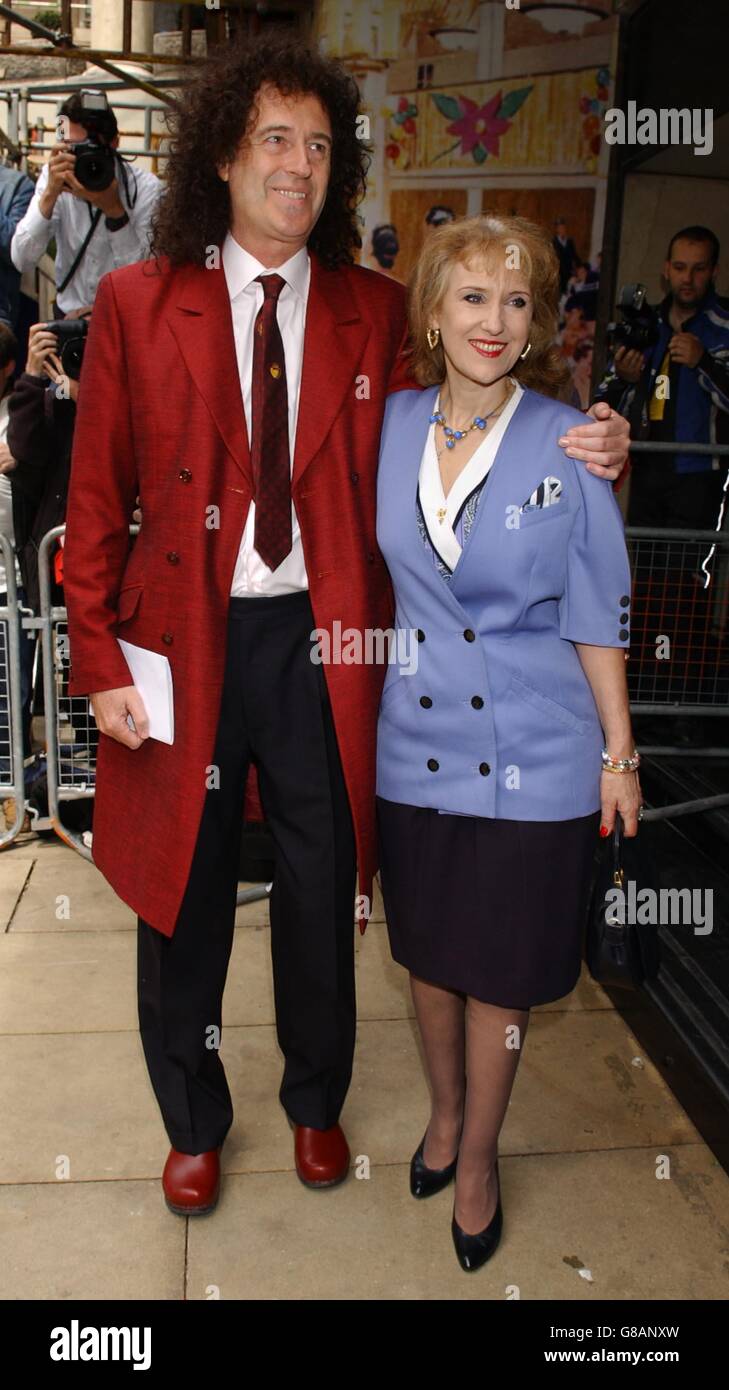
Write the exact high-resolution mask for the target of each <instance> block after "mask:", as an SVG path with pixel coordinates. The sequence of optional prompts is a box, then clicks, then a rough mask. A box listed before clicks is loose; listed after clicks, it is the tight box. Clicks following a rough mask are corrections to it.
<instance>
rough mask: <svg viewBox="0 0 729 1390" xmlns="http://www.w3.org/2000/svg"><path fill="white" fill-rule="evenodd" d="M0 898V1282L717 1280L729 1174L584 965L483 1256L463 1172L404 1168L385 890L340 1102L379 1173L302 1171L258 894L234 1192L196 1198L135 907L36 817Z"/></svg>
mask: <svg viewBox="0 0 729 1390" xmlns="http://www.w3.org/2000/svg"><path fill="white" fill-rule="evenodd" d="M59 895H66V896H67V899H68V915H67V916H65V915H64V903H63V901H61V904H60V910H59ZM0 919H1V920H2V933H3V934H2V937H1V938H0V1088H1V1092H2V1094H1V1096H0V1115H1V1116H2V1141H1V1143H0V1250H2V1259H1V1260H0V1298H1V1299H58V1298H60V1299H86V1298H92V1299H127V1298H133V1299H136V1298H152V1299H185V1298H186V1299H206V1298H211V1297H217V1296H219V1297H220V1298H223V1299H228V1300H230V1299H343V1300H354V1299H357V1300H382V1299H387V1300H391V1299H417V1300H428V1299H448V1300H450V1299H494V1300H495V1299H502V1300H503V1299H505V1298H507V1297H514V1296H520V1297H521V1298H522V1299H559V1300H561V1299H566V1300H582V1301H587V1302H589V1301H590V1300H591V1299H602V1298H609V1299H621V1300H623V1299H624V1300H628V1299H640V1298H648V1299H689V1300H697V1299H707V1298H708V1299H724V1298H725V1297H726V1293H727V1260H728V1252H729V1178H727V1176H726V1174H725V1173H724V1171H723V1169H722V1168H721V1167H720V1165H719V1164H718V1162H717V1161H716V1160H715V1159H714V1157H713V1155H712V1153H711V1151H710V1150H709V1149H708V1148H707V1146H706V1144H705V1143H704V1142H703V1140H702V1139H701V1136H700V1135H699V1133H698V1132H697V1130H696V1129H695V1128H694V1126H693V1124H692V1123H691V1121H690V1120H689V1118H688V1117H687V1115H686V1113H685V1112H684V1110H683V1109H682V1108H681V1107H680V1106H679V1105H678V1103H677V1101H676V1100H675V1098H674V1097H673V1095H672V1093H671V1091H670V1090H669V1089H668V1087H667V1086H666V1084H665V1082H664V1081H663V1080H662V1078H661V1076H660V1075H659V1074H658V1072H657V1071H656V1069H655V1067H654V1066H653V1065H652V1064H651V1062H650V1061H649V1059H648V1058H646V1057H645V1056H641V1055H640V1049H639V1047H638V1044H637V1043H636V1042H635V1040H634V1038H632V1037H631V1033H630V1029H629V1027H628V1026H627V1024H626V1023H625V1022H624V1021H623V1019H622V1018H621V1017H620V1015H619V1014H617V1013H616V1012H615V1010H614V1009H613V1007H612V1004H611V1002H610V1000H609V999H608V997H607V996H606V995H605V994H604V992H603V991H602V990H601V989H600V988H599V987H598V986H596V985H595V984H594V983H593V982H592V981H591V980H590V978H589V976H587V975H585V974H583V978H582V980H581V981H580V983H579V985H578V987H577V989H576V990H575V991H574V993H573V994H572V995H571V996H569V997H568V998H567V999H565V1000H561V1001H558V1002H557V1003H554V1004H549V1005H547V1006H545V1007H542V1008H539V1009H536V1010H534V1012H533V1015H532V1020H531V1023H530V1026H529V1032H528V1035H527V1039H526V1046H525V1052H524V1058H523V1060H522V1062H521V1066H520V1069H519V1073H518V1075H517V1080H516V1085H515V1088H514V1093H513V1096H512V1100H511V1104H510V1107H509V1111H508V1114H507V1118H506V1123H505V1125H504V1129H503V1131H502V1135H501V1143H500V1165H499V1167H500V1173H501V1180H502V1193H503V1206H504V1235H503V1237H502V1242H501V1245H500V1247H499V1250H498V1252H497V1254H496V1255H495V1256H494V1258H493V1259H492V1260H491V1261H490V1262H489V1264H488V1265H486V1266H485V1267H484V1268H483V1269H482V1270H480V1271H478V1273H476V1274H473V1275H467V1274H465V1273H463V1272H462V1271H461V1270H460V1269H459V1267H458V1264H457V1262H456V1258H455V1253H454V1251H453V1247H452V1244H451V1236H450V1220H451V1210H452V1189H451V1190H446V1191H445V1192H443V1193H441V1194H439V1195H438V1196H437V1197H434V1198H431V1199H430V1200H428V1201H427V1202H416V1201H414V1200H413V1198H412V1197H411V1196H410V1194H409V1190H408V1166H409V1161H410V1156H411V1154H412V1153H413V1151H414V1149H415V1148H416V1146H417V1144H418V1142H419V1140H420V1138H421V1135H422V1133H423V1130H424V1128H425V1124H426V1121H427V1115H428V1093H427V1086H426V1082H425V1078H424V1074H423V1070H422V1065H421V1061H420V1055H419V1049H418V1043H417V1037H416V1032H415V1026H414V1022H413V1018H412V1005H411V1002H410V994H409V989H408V984H407V977H406V974H405V972H404V971H403V970H401V969H400V967H399V966H397V965H395V964H394V963H393V962H392V960H391V959H390V955H389V950H388V944H387V932H386V928H385V924H384V922H383V920H382V904H381V902H378V904H377V906H376V908H375V913H374V919H373V921H372V923H371V925H370V927H369V928H368V930H367V933H366V935H365V936H364V938H361V937H359V934H358V945H357V961H358V963H357V982H358V1001H359V1030H358V1044H357V1053H356V1059H355V1072H354V1079H353V1083H352V1087H351V1090H350V1093H349V1096H348V1098H347V1103H346V1106H345V1110H344V1113H343V1117H342V1119H343V1124H344V1126H345V1129H346V1133H347V1137H348V1139H349V1143H350V1147H351V1150H352V1154H353V1156H354V1157H355V1158H359V1159H360V1167H361V1168H362V1169H366V1168H367V1166H368V1165H369V1176H368V1177H363V1178H360V1179H358V1178H356V1177H355V1176H354V1173H352V1174H350V1177H349V1179H348V1181H347V1182H346V1183H344V1184H342V1185H341V1186H340V1187H337V1188H333V1189H331V1190H329V1191H326V1190H325V1191H321V1192H316V1191H310V1190H309V1189H307V1188H304V1187H303V1186H302V1185H301V1184H300V1183H299V1181H298V1179H297V1178H296V1175H295V1172H294V1167H293V1149H292V1136H291V1131H290V1129H289V1126H288V1123H287V1121H286V1116H285V1114H284V1112H283V1110H282V1108H281V1106H280V1104H279V1101H278V1098H277V1092H278V1085H279V1079H280V1071H281V1058H280V1054H279V1052H278V1048H277V1044H276V1036H275V1029H274V1025H273V996H272V987H271V970H270V953H269V929H268V909H267V904H266V903H265V902H264V903H259V904H252V905H250V906H247V907H243V908H240V909H239V910H238V916H237V919H236V920H237V930H236V933H235V944H234V948H233V954H232V958H231V965H230V971H229V975H228V984H227V989H226V995H225V1006H224V1012H223V1021H224V1032H223V1041H222V1047H221V1056H222V1058H223V1060H224V1062H225V1066H226V1071H227V1074H228V1079H229V1083H230V1088H231V1093H232V1095H233V1099H234V1103H235V1107H236V1117H235V1120H234V1123H233V1127H232V1129H231V1131H230V1133H229V1135H228V1139H227V1141H226V1144H225V1147H224V1150H223V1156H222V1158H223V1186H222V1193H221V1199H220V1202H219V1204H218V1207H217V1209H216V1210H215V1211H214V1212H212V1213H211V1214H210V1215H209V1216H205V1217H198V1218H193V1219H189V1220H186V1219H184V1218H181V1217H178V1216H174V1215H172V1214H171V1213H170V1212H169V1211H168V1210H167V1208H166V1206H165V1204H164V1201H163V1197H162V1190H161V1183H160V1175H161V1172H162V1167H163V1165H164V1161H165V1158H166V1155H167V1151H168V1148H169V1143H168V1140H167V1136H166V1134H165V1131H164V1128H163V1126H162V1122H161V1120H160V1117H159V1112H158V1109H157V1104H156V1101H155V1098H154V1094H153V1092H152V1088H151V1086H150V1083H149V1080H148V1077H147V1071H146V1067H145V1063H144V1056H143V1053H142V1048H141V1043H140V1041H139V1036H138V1033H137V1019H136V919H135V917H134V915H133V913H132V912H131V910H130V909H129V908H128V907H126V905H125V904H123V903H122V902H120V901H119V899H118V898H116V896H115V895H114V893H113V892H112V890H111V889H110V888H109V886H108V884H107V883H106V882H105V880H104V879H103V878H102V876H101V875H100V873H99V872H98V870H97V869H96V868H95V867H94V865H93V864H91V863H88V862H87V861H85V860H84V859H82V858H81V857H80V856H79V855H77V854H76V853H75V851H74V850H72V849H70V848H68V847H67V846H65V845H63V844H62V843H61V842H60V841H59V840H57V839H55V838H52V839H41V838H39V837H36V836H34V835H30V834H26V835H22V836H21V837H19V839H18V840H17V841H16V842H15V843H14V844H13V845H12V846H11V847H10V848H8V849H7V850H5V851H3V852H2V853H1V854H0ZM661 1160H663V1163H664V1165H666V1164H667V1165H668V1169H669V1172H670V1177H669V1178H668V1179H667V1180H660V1179H658V1178H657V1177H656V1172H657V1170H658V1169H659V1168H660V1166H661ZM515 1289H516V1290H518V1294H515Z"/></svg>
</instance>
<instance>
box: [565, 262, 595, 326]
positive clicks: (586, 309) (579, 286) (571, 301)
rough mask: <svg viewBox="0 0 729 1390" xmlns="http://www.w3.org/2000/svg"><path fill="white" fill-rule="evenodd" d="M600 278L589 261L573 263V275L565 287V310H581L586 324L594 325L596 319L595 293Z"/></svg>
mask: <svg viewBox="0 0 729 1390" xmlns="http://www.w3.org/2000/svg"><path fill="white" fill-rule="evenodd" d="M599 288H600V277H599V275H598V273H597V271H596V270H593V269H592V267H591V266H590V263H589V261H580V260H577V261H575V269H574V273H573V275H572V277H571V279H570V282H569V285H568V286H567V299H566V301H565V310H569V309H581V310H582V316H583V318H584V320H585V322H586V323H594V322H595V319H596V318H597V292H598V290H599Z"/></svg>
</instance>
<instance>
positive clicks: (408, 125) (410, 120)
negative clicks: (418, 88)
mask: <svg viewBox="0 0 729 1390" xmlns="http://www.w3.org/2000/svg"><path fill="white" fill-rule="evenodd" d="M386 114H387V115H388V116H389V117H390V122H391V125H390V131H389V135H388V142H387V145H386V146H385V155H386V157H387V159H388V160H389V161H390V163H391V164H394V165H395V166H396V167H398V168H400V169H407V167H408V165H409V164H410V160H411V157H412V148H413V140H412V139H411V140H408V139H407V138H406V137H408V136H411V137H414V136H415V133H416V131H417V126H416V124H415V120H416V117H417V114H418V108H417V106H415V105H413V103H412V101H410V99H409V98H408V97H400V100H399V101H398V104H397V110H396V111H393V110H392V109H391V108H389V107H388V108H386Z"/></svg>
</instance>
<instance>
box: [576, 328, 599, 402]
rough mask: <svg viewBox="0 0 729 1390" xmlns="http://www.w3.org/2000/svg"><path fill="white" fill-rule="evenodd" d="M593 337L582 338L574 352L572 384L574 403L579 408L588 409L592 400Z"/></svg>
mask: <svg viewBox="0 0 729 1390" xmlns="http://www.w3.org/2000/svg"><path fill="white" fill-rule="evenodd" d="M594 346H595V344H594V341H593V339H592V338H581V339H580V341H579V343H578V344H577V346H576V347H575V350H574V352H573V353H572V362H573V367H572V385H573V386H574V389H575V400H574V405H576V406H577V409H578V410H587V407H588V405H589V404H590V401H591V400H592V354H593V349H594Z"/></svg>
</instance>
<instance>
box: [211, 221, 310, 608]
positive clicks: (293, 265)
mask: <svg viewBox="0 0 729 1390" xmlns="http://www.w3.org/2000/svg"><path fill="white" fill-rule="evenodd" d="M222 261H223V270H224V272H225V279H226V284H227V286H228V293H229V295H230V308H231V313H232V317H233V336H234V339H235V352H236V358H237V363H238V375H239V377H240V384H241V395H242V397H243V409H244V412H245V417H246V425H247V427H248V442H249V444H250V442H251V378H252V375H253V325H254V323H255V320H256V315H257V313H258V310H259V309H260V307H261V305H262V304H263V286H262V285H259V284H256V276H258V275H266V274H276V275H280V276H281V278H282V279H283V280H285V281H286V284H285V285H284V286H283V288H282V290H281V293H280V294H279V297H278V303H277V306H276V317H277V322H278V326H279V331H280V333H281V341H282V343H283V350H284V362H285V366H286V388H287V391H288V405H289V463H290V468H291V471H292V472H293V466H294V445H295V440H296V422H297V419H298V414H299V396H300V392H301V372H302V366H303V358H304V329H305V326H306V305H307V301H308V297H309V283H310V279H311V262H310V260H309V253H308V251H307V249H306V247H305V246H302V248H301V250H300V251H297V252H296V254H295V255H294V256H291V258H290V259H289V260H288V261H284V263H283V265H277V266H274V267H273V268H272V267H269V266H265V265H262V264H261V262H260V261H257V260H256V258H255V256H251V255H250V253H249V252H248V251H245V250H244V249H243V247H242V246H241V245H240V243H239V242H237V241H236V240H235V237H234V236H233V235H232V233H231V232H228V234H227V236H226V238H225V241H224V243H223V255H222ZM264 451H265V440H264ZM255 524H256V506H255V502H251V505H250V509H249V512H248V517H247V520H246V525H245V529H244V531H243V535H242V537H241V543H240V547H239V551H238V558H237V560H236V565H235V570H234V572H233V580H232V584H231V590H230V592H231V596H232V597H236V598H242V597H251V596H254V595H256V594H265V595H268V596H272V595H275V594H291V593H295V592H296V591H297V590H299V589H308V587H309V581H308V578H307V574H306V566H305V564H304V550H303V546H302V543H301V531H300V530H299V524H298V520H297V517H296V510H295V508H294V504H293V501H292V503H291V533H292V546H291V550H290V551H289V553H288V555H287V556H286V558H285V559H284V560H282V562H281V564H280V565H279V566H278V568H277V569H275V570H273V571H272V570H270V569H269V567H268V565H266V564H265V563H264V561H263V560H262V559H261V557H260V555H259V554H258V552H257V550H256V549H255V548H254V544H253V537H254V531H255Z"/></svg>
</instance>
